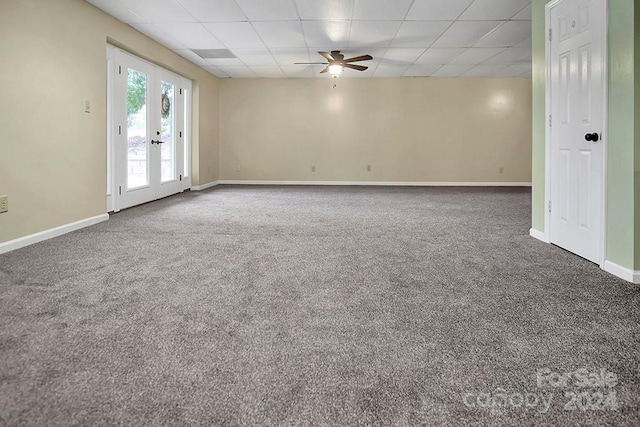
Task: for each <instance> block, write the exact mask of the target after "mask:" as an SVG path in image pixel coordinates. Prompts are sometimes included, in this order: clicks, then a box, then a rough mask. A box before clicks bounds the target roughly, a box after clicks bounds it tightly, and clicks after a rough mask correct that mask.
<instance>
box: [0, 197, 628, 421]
mask: <svg viewBox="0 0 640 427" xmlns="http://www.w3.org/2000/svg"><path fill="white" fill-rule="evenodd" d="M530 198H531V194H530V190H529V189H522V188H512V189H498V188H493V189H489V188H353V187H337V188H331V187H225V186H221V187H217V188H214V189H211V190H208V191H205V192H201V193H189V192H187V193H184V194H181V195H177V196H174V197H170V198H167V199H164V200H160V201H157V202H154V203H150V204H147V205H143V206H140V207H137V208H133V209H129V210H125V211H122V212H120V213H117V214H115V215H112V216H111V219H110V220H109V221H107V222H105V223H101V224H98V225H96V226H93V227H90V228H87V229H84V230H81V231H77V232H74V233H71V234H68V235H65V236H62V237H59V238H56V239H52V240H49V241H46V242H43V243H40V244H36V245H33V246H31V247H27V248H24V249H20V250H17V251H14V252H11V253H8V254H5V255H0V326H1V329H0V425H110V424H120V425H198V424H199V425H236V424H253V425H256V424H259V425H275V424H279V425H290V424H320V425H363V424H375V425H388V424H394V425H416V424H429V425H534V424H535V425H605V424H609V425H638V424H640V347H639V345H638V343H639V342H640V328H639V326H640V325H639V322H640V288H639V287H638V286H636V285H632V284H630V283H627V282H624V281H622V280H619V279H617V278H615V277H613V276H611V275H609V274H607V273H605V272H603V271H601V270H600V269H599V268H598V267H597V266H596V265H594V264H591V263H589V262H587V261H585V260H583V259H581V258H579V257H577V256H574V255H572V254H570V253H568V252H565V251H564V250H562V249H559V248H557V247H554V246H551V245H545V244H543V243H541V242H539V241H537V240H535V239H533V238H531V237H529V235H528V230H529V227H530V216H531V215H530V211H531V204H530ZM544 369H547V371H544ZM601 370H604V373H605V375H601V372H602V371H601ZM567 373H570V375H571V376H570V377H567V376H566V375H565V377H564V378H565V379H567V381H565V383H562V381H559V380H558V378H559V375H561V374H567ZM589 375H590V377H589ZM613 375H615V377H612V376H613ZM583 377H589V378H590V381H591V382H590V383H587V382H585V381H584V380H585V378H583ZM539 378H540V381H541V383H540V384H538V379H539ZM560 378H561V377H560ZM581 378H582V379H581ZM612 378H613V379H612ZM554 381H555V382H554ZM572 393H573V394H574V395H576V396H578V399H577V400H574V399H573V397H572ZM614 397H615V401H614V399H613V398H614ZM578 400H579V401H578ZM544 402H549V403H548V405H546V406H545V403H544Z"/></svg>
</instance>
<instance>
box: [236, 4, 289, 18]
mask: <svg viewBox="0 0 640 427" xmlns="http://www.w3.org/2000/svg"><path fill="white" fill-rule="evenodd" d="M236 1H237V2H238V5H240V8H242V11H243V12H244V14H245V15H246V16H247V18H249V19H250V20H251V21H296V20H297V19H298V13H297V12H296V6H295V3H294V1H293V0H271V1H265V0H236Z"/></svg>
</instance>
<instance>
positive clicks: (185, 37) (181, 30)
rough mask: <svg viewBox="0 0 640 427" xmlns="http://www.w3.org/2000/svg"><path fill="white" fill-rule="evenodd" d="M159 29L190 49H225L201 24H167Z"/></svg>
mask: <svg viewBox="0 0 640 427" xmlns="http://www.w3.org/2000/svg"><path fill="white" fill-rule="evenodd" d="M159 28H160V29H161V30H162V31H163V32H164V33H165V34H166V35H167V37H172V38H173V39H175V40H176V41H177V42H179V43H181V44H182V45H184V46H186V47H188V48H189V49H223V48H224V45H223V44H222V43H220V42H219V41H218V40H217V39H216V38H215V37H214V36H213V35H212V34H211V33H210V32H209V31H207V29H206V28H205V27H204V26H203V25H202V24H199V23H183V22H167V23H164V24H161V27H159Z"/></svg>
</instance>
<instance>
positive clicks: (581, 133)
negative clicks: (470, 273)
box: [548, 0, 606, 263]
mask: <svg viewBox="0 0 640 427" xmlns="http://www.w3.org/2000/svg"><path fill="white" fill-rule="evenodd" d="M549 17H550V19H549V29H550V32H549V33H548V35H549V39H550V58H549V59H550V61H549V64H550V65H549V66H550V68H549V77H550V95H551V96H550V101H551V102H550V110H551V114H550V116H549V118H548V119H549V126H550V133H549V134H550V150H551V152H550V204H549V210H550V227H549V238H550V240H551V242H552V243H554V244H556V245H558V246H561V247H563V248H565V249H567V250H569V251H571V252H573V253H575V254H578V255H580V256H582V257H584V258H586V259H588V260H590V261H593V262H596V263H601V261H602V259H601V257H602V253H601V252H602V239H603V224H602V215H603V209H602V207H603V203H604V200H603V191H604V182H603V181H604V179H603V171H604V155H605V153H604V148H605V147H604V143H603V134H602V133H603V130H604V117H605V105H606V104H605V96H604V77H605V73H604V67H605V57H604V49H603V43H604V41H605V36H604V27H605V25H604V22H605V21H604V20H605V19H606V4H605V0H561V1H558V2H556V3H555V4H552V5H551V7H550V11H549Z"/></svg>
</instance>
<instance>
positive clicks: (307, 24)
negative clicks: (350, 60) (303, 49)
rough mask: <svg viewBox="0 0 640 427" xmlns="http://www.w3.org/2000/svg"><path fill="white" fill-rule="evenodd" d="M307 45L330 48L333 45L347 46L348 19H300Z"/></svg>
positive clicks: (324, 48)
mask: <svg viewBox="0 0 640 427" xmlns="http://www.w3.org/2000/svg"><path fill="white" fill-rule="evenodd" d="M302 28H303V31H304V35H305V38H306V41H307V46H309V47H317V48H320V49H323V50H331V49H333V48H334V47H335V46H338V45H342V46H347V43H348V40H349V22H348V21H302Z"/></svg>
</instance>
